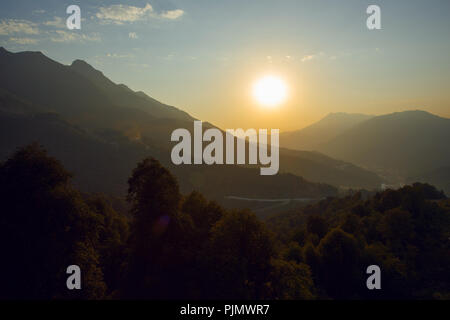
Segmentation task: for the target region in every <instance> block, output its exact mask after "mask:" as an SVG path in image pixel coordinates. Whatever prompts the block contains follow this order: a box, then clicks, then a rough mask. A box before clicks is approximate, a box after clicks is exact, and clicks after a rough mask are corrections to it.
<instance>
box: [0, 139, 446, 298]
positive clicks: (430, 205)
mask: <svg viewBox="0 0 450 320" xmlns="http://www.w3.org/2000/svg"><path fill="white" fill-rule="evenodd" d="M70 179H71V175H70V174H69V173H68V172H67V171H66V170H65V169H64V168H63V167H62V165H61V164H60V163H59V162H58V161H57V160H55V159H54V158H52V157H50V156H48V155H47V153H46V152H45V151H44V150H43V149H42V148H41V147H39V146H38V145H35V144H34V145H30V146H27V147H25V148H22V149H20V150H18V151H17V152H16V153H15V154H14V155H13V156H12V157H11V158H10V159H9V160H7V161H6V162H4V163H2V164H0V206H1V208H2V210H1V212H0V230H1V232H0V238H1V241H0V250H1V252H2V263H1V264H0V273H1V274H2V275H3V276H4V280H2V285H1V286H0V298H8V299H17V298H29V299H51V298H58V299H72V298H78V299H176V298H189V299H224V298H230V299H315V298H337V299H339V298H379V297H382V298H448V297H449V291H450V290H449V288H450V281H449V276H448V266H449V265H450V254H449V252H450V251H449V248H450V240H449V237H450V202H449V201H448V200H447V199H446V198H445V196H444V195H443V194H441V193H439V192H437V191H436V190H435V189H434V188H433V187H431V186H429V185H423V184H415V185H413V186H407V187H404V188H402V189H400V190H398V191H393V190H388V191H385V192H382V193H378V194H376V195H375V196H374V197H371V198H369V199H362V197H361V195H360V194H355V195H352V196H349V197H344V198H329V199H326V200H323V201H321V202H318V203H316V204H314V205H310V206H308V207H306V208H303V209H299V210H297V211H296V212H293V213H290V214H280V215H277V216H275V217H273V218H272V219H269V220H268V221H267V222H266V223H264V222H262V221H260V220H258V219H257V218H256V216H255V215H254V214H252V213H251V212H250V211H248V210H233V211H229V210H225V209H224V208H222V207H221V206H220V205H218V204H217V203H216V202H214V201H208V200H206V199H205V198H204V197H203V195H202V194H200V193H198V192H192V193H190V194H188V195H186V196H183V195H182V194H181V193H180V191H179V186H178V182H177V180H176V179H175V178H174V176H173V175H172V174H171V173H170V172H169V171H168V170H167V169H166V168H164V167H163V166H161V164H160V163H159V162H158V161H156V160H154V159H145V160H143V161H141V162H140V163H138V165H137V167H136V168H135V169H134V170H133V172H132V174H131V177H130V179H129V181H128V182H129V189H128V196H127V201H128V205H124V204H122V203H120V200H118V199H111V198H107V197H106V196H103V195H99V194H88V195H82V194H80V193H79V192H78V191H77V190H76V189H75V188H74V187H73V186H72V184H71V180H70ZM112 200H113V201H112ZM118 208H119V209H118ZM124 211H127V212H124ZM270 229H271V230H270ZM72 264H76V265H79V266H80V267H81V270H82V290H68V289H67V288H66V279H67V274H66V268H67V266H69V265H72ZM371 264H377V265H379V266H380V267H381V270H382V290H381V291H378V292H373V291H369V290H367V288H366V286H365V283H366V278H367V275H366V273H365V271H366V268H367V266H369V265H371Z"/></svg>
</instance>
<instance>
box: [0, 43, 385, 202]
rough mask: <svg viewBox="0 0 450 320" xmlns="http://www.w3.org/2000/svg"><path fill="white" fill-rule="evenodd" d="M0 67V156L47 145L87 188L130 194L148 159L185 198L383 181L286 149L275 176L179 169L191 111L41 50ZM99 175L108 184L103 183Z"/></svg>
mask: <svg viewBox="0 0 450 320" xmlns="http://www.w3.org/2000/svg"><path fill="white" fill-rule="evenodd" d="M0 69H1V70H2V73H0V111H2V123H3V124H4V126H3V128H2V135H3V137H4V139H3V140H2V141H1V143H0V154H1V155H2V156H3V157H5V156H6V155H8V154H10V152H12V151H13V150H14V148H16V147H18V146H20V145H23V144H25V143H29V142H31V141H38V142H41V143H42V144H43V145H44V146H45V147H47V148H48V149H49V151H50V154H52V155H55V156H56V157H57V158H60V159H62V160H63V163H64V165H65V166H67V167H68V168H69V169H70V170H72V172H74V173H75V177H76V179H77V181H78V183H79V184H80V186H82V189H84V190H94V189H95V190H97V191H103V192H109V193H114V194H118V193H119V194H120V193H122V192H124V190H126V180H127V178H128V176H129V174H130V173H131V169H132V168H133V167H134V166H135V165H136V163H137V162H138V161H140V160H141V159H142V158H144V157H146V156H154V157H156V158H157V159H158V160H160V161H161V162H162V163H163V164H164V165H165V166H167V167H170V170H171V171H173V172H174V174H175V175H176V176H177V177H178V179H179V181H180V185H181V187H182V190H183V192H188V191H190V190H193V189H197V190H199V191H201V192H203V193H204V194H205V195H207V196H208V197H210V198H214V199H220V198H223V197H224V196H227V195H239V196H248V197H252V196H255V197H258V196H259V197H263V196H269V195H272V196H273V197H277V196H280V197H287V196H292V197H309V198H314V197H317V198H321V197H324V196H328V195H332V194H335V193H336V189H335V188H334V187H331V186H329V185H327V184H330V183H332V184H334V185H336V186H349V187H366V188H374V187H378V186H379V184H380V181H381V180H380V178H379V177H378V176H376V175H375V174H373V173H371V172H369V171H367V170H365V169H362V168H358V167H356V166H354V165H351V164H349V163H345V162H343V161H337V160H334V159H331V158H329V157H326V156H323V155H321V154H319V153H316V152H292V151H291V150H287V149H281V150H280V163H281V172H280V174H278V175H277V176H272V177H261V176H260V175H259V170H258V169H255V168H244V167H239V166H178V167H177V166H173V165H172V163H171V161H170V150H171V148H172V146H173V145H174V144H175V143H171V142H170V135H171V133H172V131H173V130H175V129H177V128H187V129H188V130H190V131H192V128H193V121H194V118H192V117H191V116H189V115H188V114H187V113H185V112H184V111H181V110H178V109H176V108H174V107H171V106H167V105H165V104H162V103H160V102H158V101H156V100H154V99H153V98H151V97H149V96H147V95H146V94H145V93H143V92H134V91H132V90H131V89H129V88H128V87H126V86H125V85H120V84H119V85H118V84H115V83H113V82H112V81H110V80H109V79H108V78H107V77H105V76H104V75H103V74H102V73H101V72H100V71H98V70H96V69H94V68H93V67H92V66H90V65H89V64H87V63H86V62H84V61H81V60H76V61H74V62H73V63H72V64H71V65H70V66H66V65H62V64H60V63H58V62H56V61H53V60H51V59H49V58H48V57H46V56H45V55H43V54H42V53H40V52H19V53H11V52H8V51H7V50H5V49H0ZM8 123H9V124H8ZM12 124H14V125H12ZM209 126H213V125H211V124H208V123H204V127H209ZM63 137H64V138H63ZM96 146H98V147H96ZM84 150H87V151H86V152H84ZM2 159H4V158H2ZM95 177H104V179H100V181H98V179H97V182H96V181H94V180H96V178H95ZM308 180H309V181H308ZM310 181H312V182H310ZM99 184H100V185H99Z"/></svg>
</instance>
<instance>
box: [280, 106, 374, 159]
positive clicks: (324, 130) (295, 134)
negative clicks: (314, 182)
mask: <svg viewBox="0 0 450 320" xmlns="http://www.w3.org/2000/svg"><path fill="white" fill-rule="evenodd" d="M370 118H372V116H370V115H366V114H357V113H352V114H350V113H343V112H339V113H330V114H328V115H327V116H326V117H325V118H323V119H321V120H319V121H318V122H315V123H313V124H312V125H309V126H307V127H305V128H303V129H301V130H297V131H291V132H284V133H281V134H280V145H281V146H282V147H285V148H289V149H294V150H318V148H319V146H320V145H322V144H324V143H326V142H328V141H329V140H331V139H332V138H334V137H336V136H338V135H339V134H341V133H343V132H345V131H346V130H348V129H350V128H352V127H354V126H355V125H357V124H360V123H361V122H363V121H366V120H368V119H370Z"/></svg>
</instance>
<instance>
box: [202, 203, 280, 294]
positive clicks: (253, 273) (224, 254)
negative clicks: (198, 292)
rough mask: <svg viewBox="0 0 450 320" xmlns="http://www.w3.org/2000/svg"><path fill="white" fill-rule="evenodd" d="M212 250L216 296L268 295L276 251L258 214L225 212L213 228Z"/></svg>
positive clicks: (211, 263)
mask: <svg viewBox="0 0 450 320" xmlns="http://www.w3.org/2000/svg"><path fill="white" fill-rule="evenodd" d="M209 252H210V264H209V267H210V272H212V275H211V276H212V277H213V278H212V279H211V280H212V281H214V282H210V283H214V288H212V289H213V293H212V295H213V297H215V298H233V299H261V298H264V293H265V292H266V289H265V286H266V284H267V282H268V281H269V280H270V272H271V258H272V257H273V256H274V254H275V252H274V244H273V239H272V235H271V234H270V233H269V231H268V230H267V229H266V228H265V226H264V224H263V223H262V222H260V221H259V220H258V219H257V218H256V216H255V215H254V214H252V213H251V212H249V211H246V210H242V211H233V212H230V213H228V214H225V215H224V216H223V217H222V219H220V220H219V221H218V222H217V223H216V225H215V226H214V227H213V228H212V230H211V240H210V250H209Z"/></svg>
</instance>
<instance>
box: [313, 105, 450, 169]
mask: <svg viewBox="0 0 450 320" xmlns="http://www.w3.org/2000/svg"><path fill="white" fill-rule="evenodd" d="M449 138H450V119H446V118H441V117H438V116H436V115H433V114H430V113H428V112H425V111H419V110H416V111H405V112H397V113H392V114H388V115H383V116H377V117H374V118H372V119H369V120H367V121H365V122H363V123H360V124H359V125H356V126H355V127H353V128H351V129H349V130H347V131H345V132H344V133H342V134H340V135H339V136H337V137H336V138H334V139H332V140H330V141H329V142H328V143H326V144H325V145H323V146H321V147H320V148H319V151H321V152H323V153H325V154H327V155H329V156H331V157H335V158H338V159H342V160H345V161H350V162H353V163H355V164H358V165H363V166H365V167H368V168H371V169H373V170H384V171H390V172H395V173H398V174H400V175H406V176H415V175H417V174H421V173H423V172H426V171H430V170H432V169H433V168H439V167H444V166H448V164H449V163H450V148H449V147H448V141H449Z"/></svg>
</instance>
